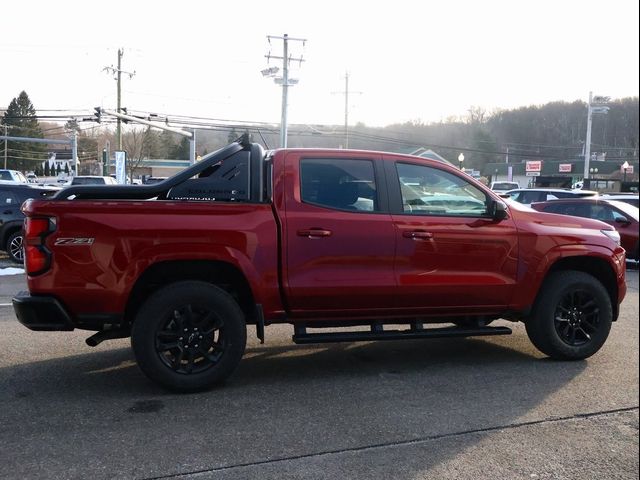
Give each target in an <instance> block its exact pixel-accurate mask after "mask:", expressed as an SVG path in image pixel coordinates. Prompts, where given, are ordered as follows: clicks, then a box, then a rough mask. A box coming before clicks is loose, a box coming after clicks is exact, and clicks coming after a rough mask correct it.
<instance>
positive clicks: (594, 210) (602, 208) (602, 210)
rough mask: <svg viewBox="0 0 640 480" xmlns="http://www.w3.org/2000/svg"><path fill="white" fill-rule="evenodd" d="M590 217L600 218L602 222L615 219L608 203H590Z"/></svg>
mask: <svg viewBox="0 0 640 480" xmlns="http://www.w3.org/2000/svg"><path fill="white" fill-rule="evenodd" d="M591 218H595V219H596V220H602V221H603V222H613V221H614V220H615V216H614V212H613V208H611V207H610V206H608V205H602V204H599V205H595V204H593V205H591Z"/></svg>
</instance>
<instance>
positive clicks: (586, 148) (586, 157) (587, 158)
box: [583, 92, 593, 188]
mask: <svg viewBox="0 0 640 480" xmlns="http://www.w3.org/2000/svg"><path fill="white" fill-rule="evenodd" d="M592 101H593V92H589V105H587V138H586V140H585V142H584V172H583V178H584V180H588V179H589V161H590V160H591V102H592ZM583 186H584V188H587V185H584V183H583Z"/></svg>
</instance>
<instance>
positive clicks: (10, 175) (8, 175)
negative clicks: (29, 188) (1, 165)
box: [0, 170, 29, 185]
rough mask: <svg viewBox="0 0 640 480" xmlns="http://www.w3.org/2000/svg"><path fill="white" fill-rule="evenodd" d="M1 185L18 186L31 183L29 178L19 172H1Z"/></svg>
mask: <svg viewBox="0 0 640 480" xmlns="http://www.w3.org/2000/svg"><path fill="white" fill-rule="evenodd" d="M0 183H4V184H9V185H17V184H19V183H29V182H28V181H27V177H25V176H24V174H23V173H22V172H19V171H17V170H0Z"/></svg>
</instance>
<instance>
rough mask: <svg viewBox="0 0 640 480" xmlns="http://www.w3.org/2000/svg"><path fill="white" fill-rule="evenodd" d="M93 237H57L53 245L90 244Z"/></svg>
mask: <svg viewBox="0 0 640 480" xmlns="http://www.w3.org/2000/svg"><path fill="white" fill-rule="evenodd" d="M93 240H94V239H93V238H59V239H57V240H56V243H55V244H54V245H91V244H93Z"/></svg>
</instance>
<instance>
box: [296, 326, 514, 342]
mask: <svg viewBox="0 0 640 480" xmlns="http://www.w3.org/2000/svg"><path fill="white" fill-rule="evenodd" d="M487 335H511V329H510V328H508V327H476V328H463V327H439V328H422V327H421V326H416V325H412V328H411V329H410V330H384V329H383V328H382V325H372V326H371V331H368V332H367V331H361V332H323V333H307V329H306V327H304V326H296V327H295V334H294V335H293V341H294V343H298V344H309V343H336V342H367V341H372V340H415V339H420V338H452V337H482V336H487Z"/></svg>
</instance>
